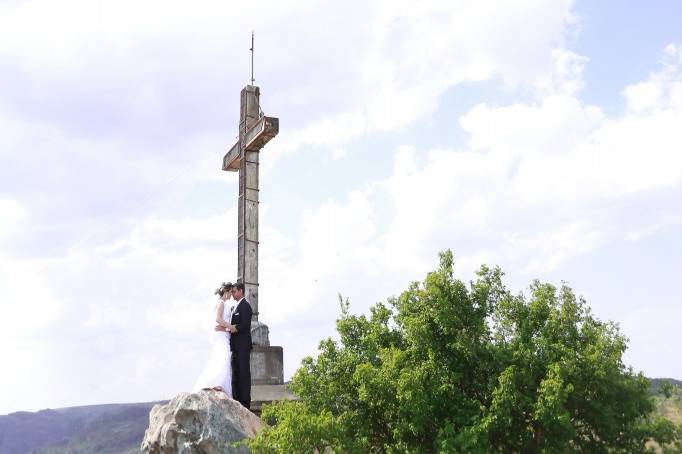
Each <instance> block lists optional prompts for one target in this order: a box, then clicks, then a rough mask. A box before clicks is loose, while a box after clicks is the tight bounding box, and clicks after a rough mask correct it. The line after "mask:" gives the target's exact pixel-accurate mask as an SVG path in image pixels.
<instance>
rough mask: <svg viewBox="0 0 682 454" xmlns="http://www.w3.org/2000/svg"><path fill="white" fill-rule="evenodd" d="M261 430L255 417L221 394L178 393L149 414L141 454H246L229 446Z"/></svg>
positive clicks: (260, 423)
mask: <svg viewBox="0 0 682 454" xmlns="http://www.w3.org/2000/svg"><path fill="white" fill-rule="evenodd" d="M263 426H264V424H263V422H262V421H261V420H260V418H258V417H257V416H256V415H254V414H253V413H251V412H250V411H249V410H247V409H246V408H244V407H242V406H241V405H240V404H239V402H237V401H235V400H233V399H231V398H230V397H227V396H226V395H225V394H224V393H222V392H217V391H200V392H198V393H181V394H179V395H177V396H176V397H175V398H173V399H172V400H171V401H170V402H169V403H168V404H166V405H155V406H154V407H153V408H152V410H151V412H150V413H149V428H148V429H147V431H146V432H145V434H144V439H143V441H142V446H141V447H140V449H142V451H143V452H147V453H154V454H171V453H173V454H174V453H179V454H224V453H247V452H248V450H247V449H246V447H244V446H240V447H235V446H233V443H234V442H236V441H239V440H243V439H245V438H253V437H255V436H256V434H257V432H258V431H259V430H261V428H262V427H263Z"/></svg>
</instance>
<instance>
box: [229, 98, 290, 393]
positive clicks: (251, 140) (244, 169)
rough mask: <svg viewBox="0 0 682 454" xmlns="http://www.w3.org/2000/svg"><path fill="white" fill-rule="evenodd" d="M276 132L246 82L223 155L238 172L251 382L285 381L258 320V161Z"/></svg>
mask: <svg viewBox="0 0 682 454" xmlns="http://www.w3.org/2000/svg"><path fill="white" fill-rule="evenodd" d="M278 132H279V119H277V118H274V117H266V116H265V115H263V113H262V111H261V109H260V89H259V88H258V87H257V86H255V85H247V86H246V87H244V88H243V89H242V92H241V103H240V115H239V140H238V141H237V143H235V144H234V145H233V146H232V148H231V149H230V151H228V152H227V154H226V155H225V157H224V158H223V170H225V171H229V172H237V171H238V172H239V203H238V208H237V212H238V215H237V224H238V227H237V279H239V280H240V281H241V282H243V283H244V296H245V297H246V300H247V301H248V302H249V303H251V308H252V309H253V319H252V322H251V338H252V341H253V344H254V345H253V350H252V351H251V383H252V384H253V385H282V384H283V383H284V373H283V352H282V347H273V346H270V338H269V330H268V327H267V326H266V325H265V324H264V323H261V322H259V321H258V315H259V312H258V203H259V191H258V162H259V156H260V150H261V148H263V147H264V146H265V144H266V143H268V142H269V141H270V139H272V138H273V137H275V136H276V135H277V133H278Z"/></svg>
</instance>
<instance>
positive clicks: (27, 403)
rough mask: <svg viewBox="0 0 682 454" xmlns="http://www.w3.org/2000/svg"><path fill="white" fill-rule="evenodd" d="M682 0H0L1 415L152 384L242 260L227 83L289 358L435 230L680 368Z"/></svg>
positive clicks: (117, 395)
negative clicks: (275, 130) (248, 98)
mask: <svg viewBox="0 0 682 454" xmlns="http://www.w3.org/2000/svg"><path fill="white" fill-rule="evenodd" d="M680 23H682V3H680V2H678V1H676V0H652V1H649V2H636V1H634V0H633V1H615V0H613V1H608V0H605V1H599V2H590V1H586V0H585V1H576V2H573V1H569V0H551V1H550V0H548V1H540V0H523V1H514V2H505V1H479V2H470V1H465V0H461V1H459V0H448V1H411V0H391V1H379V0H377V1H374V2H359V1H344V2H319V1H318V2H316V1H309V0H301V1H286V2H285V1H259V2H226V1H215V2H213V1H196V2H191V4H190V3H188V2H180V1H169V0H164V1H152V0H148V1H147V0H145V1H134V2H133V1H128V0H119V1H115V2H114V1H104V0H102V1H93V0H88V1H71V0H64V1H61V2H51V1H42V0H36V1H31V0H27V1H13V0H9V1H8V0H5V1H0V310H1V311H2V315H1V316H0V364H2V366H3V367H2V369H3V372H2V374H0V414H6V413H9V412H14V411H19V410H29V411H34V410H38V409H42V408H57V407H66V406H75V405H87V404H97V403H113V402H141V401H152V400H157V399H167V398H170V397H172V396H174V395H175V394H177V393H179V392H182V391H187V390H189V389H191V386H192V384H193V383H194V380H195V379H196V377H197V376H198V374H199V372H200V371H201V368H202V366H203V364H204V362H205V361H206V360H207V358H208V352H209V350H208V349H209V334H210V329H211V327H212V323H211V319H212V314H211V312H212V309H213V306H214V304H215V299H214V298H215V297H214V296H213V290H214V289H215V288H216V287H217V286H218V285H219V283H220V282H222V281H225V280H234V278H235V276H236V271H237V270H236V267H237V263H236V262H237V261H236V231H237V219H236V204H237V175H236V174H234V173H228V172H223V171H221V162H222V157H223V155H224V154H225V153H226V152H227V151H228V150H229V148H230V147H231V146H232V144H233V143H234V141H235V139H236V136H237V127H238V124H237V122H238V115H239V92H240V90H241V89H242V88H243V87H244V86H245V85H246V84H247V83H249V78H250V54H249V47H250V34H251V31H252V30H254V31H255V34H256V45H255V49H256V50H255V79H256V85H258V86H260V89H261V107H262V109H263V110H264V112H265V113H266V114H267V115H270V116H275V117H278V118H279V119H280V133H279V135H278V136H277V137H276V138H275V139H273V140H272V141H271V142H270V143H268V144H267V146H266V147H265V148H264V149H263V150H262V152H261V174H260V185H261V193H260V198H261V205H260V213H261V225H260V231H261V238H260V251H259V253H260V260H261V262H260V289H259V310H260V320H261V321H263V322H265V323H266V324H267V325H268V326H269V327H270V341H271V343H272V344H273V345H280V346H282V347H283V348H284V363H285V370H284V374H285V379H288V378H290V377H291V375H292V374H293V373H294V371H295V370H296V368H297V367H298V365H299V364H300V361H301V359H302V358H303V357H305V356H307V355H314V354H315V352H316V349H317V345H318V343H319V341H320V340H321V339H323V338H325V337H328V336H331V335H333V333H334V322H335V320H336V318H337V317H338V315H339V303H338V297H339V294H341V295H343V296H344V297H348V298H349V300H350V303H351V311H353V312H355V313H366V312H367V311H368V308H369V307H370V306H371V305H372V304H374V303H376V302H378V301H385V300H386V299H387V298H388V297H390V296H392V295H396V294H398V293H400V292H401V291H403V290H404V289H406V288H407V286H408V285H409V283H410V282H412V281H419V280H422V279H423V278H424V277H425V275H426V273H427V272H429V271H430V270H433V269H434V268H435V267H436V266H437V263H438V252H439V251H443V250H446V249H451V250H452V251H453V252H454V254H455V260H456V274H457V276H458V277H459V278H461V279H464V280H466V281H468V280H469V279H472V278H473V276H474V274H473V273H474V272H475V270H476V269H477V268H478V267H479V266H480V265H481V264H488V265H491V266H494V265H499V266H500V267H501V268H502V269H503V270H504V272H505V273H506V274H505V282H506V284H507V285H508V287H509V288H510V289H511V290H512V291H514V292H518V291H523V290H524V289H527V286H528V285H529V283H530V282H531V281H532V280H534V279H540V280H542V281H547V282H552V283H554V284H557V285H560V284H561V282H567V283H568V284H569V285H570V286H571V287H572V288H573V289H574V290H575V292H576V293H577V294H579V295H582V296H584V297H585V298H586V299H587V301H588V303H589V305H590V306H591V307H592V309H593V312H594V314H595V316H597V317H598V318H600V319H602V320H612V321H614V322H617V323H618V324H619V326H620V328H621V330H622V332H623V333H624V334H625V335H626V336H627V337H628V338H629V349H628V351H627V352H626V354H625V357H624V359H625V362H626V364H627V365H629V366H632V367H633V368H634V370H636V371H642V372H643V373H644V374H646V375H647V376H650V377H673V378H677V379H682V353H680V349H679V346H680V345H682V330H680V326H681V323H682V322H681V321H682V296H680V295H682V293H681V292H680V291H679V281H680V276H682V260H681V257H682V208H681V207H682V28H681V27H680V26H679V24H680Z"/></svg>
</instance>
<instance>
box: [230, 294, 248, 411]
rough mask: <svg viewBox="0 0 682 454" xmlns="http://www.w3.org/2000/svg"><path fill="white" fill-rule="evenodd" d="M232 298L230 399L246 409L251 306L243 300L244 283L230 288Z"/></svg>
mask: <svg viewBox="0 0 682 454" xmlns="http://www.w3.org/2000/svg"><path fill="white" fill-rule="evenodd" d="M232 298H234V300H235V301H237V305H236V306H235V307H234V309H233V310H232V320H231V321H230V325H232V326H231V327H230V333H232V335H231V336H230V350H232V359H231V361H232V397H233V398H234V400H236V401H238V402H239V403H240V404H242V405H243V406H244V407H246V408H250V407H251V364H250V357H251V315H252V310H251V304H249V302H248V301H246V298H244V283H243V282H237V283H236V284H234V286H233V287H232Z"/></svg>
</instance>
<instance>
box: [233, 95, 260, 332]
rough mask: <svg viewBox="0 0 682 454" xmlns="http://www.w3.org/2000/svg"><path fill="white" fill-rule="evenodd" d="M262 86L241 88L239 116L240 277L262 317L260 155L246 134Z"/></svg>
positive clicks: (252, 122) (257, 107) (255, 315)
mask: <svg viewBox="0 0 682 454" xmlns="http://www.w3.org/2000/svg"><path fill="white" fill-rule="evenodd" d="M259 98H260V90H259V89H258V87H256V86H254V85H247V86H246V87H244V88H243V89H242V92H241V103H240V104H241V108H240V116H239V143H240V144H241V147H240V148H241V149H240V160H239V203H238V210H239V213H238V221H237V222H238V224H239V225H238V239H237V241H238V246H237V250H238V264H237V277H238V279H241V280H242V282H243V283H244V296H245V297H246V299H247V301H249V302H250V303H251V307H252V308H253V320H254V321H258V202H259V194H258V192H259V190H258V155H259V150H258V149H257V150H255V151H250V150H249V149H248V148H247V147H246V146H244V145H245V144H246V134H247V132H248V131H249V130H251V129H252V128H253V127H254V126H255V125H256V123H257V122H258V120H259V119H260V105H259Z"/></svg>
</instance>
